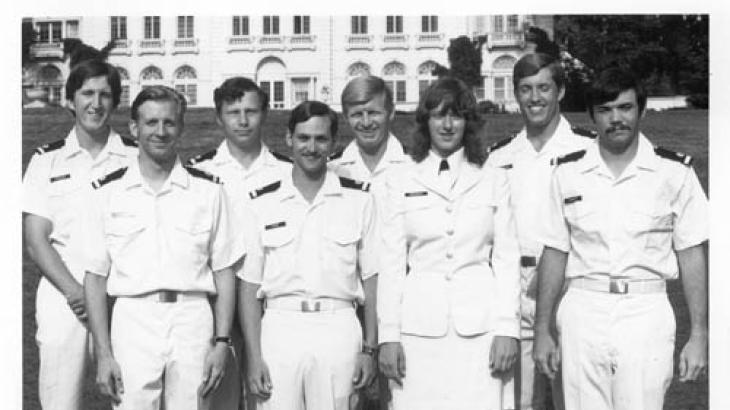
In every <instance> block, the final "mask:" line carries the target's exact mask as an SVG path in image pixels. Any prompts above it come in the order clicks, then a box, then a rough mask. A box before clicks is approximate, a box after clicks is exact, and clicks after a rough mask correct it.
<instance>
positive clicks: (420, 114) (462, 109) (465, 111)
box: [409, 76, 487, 167]
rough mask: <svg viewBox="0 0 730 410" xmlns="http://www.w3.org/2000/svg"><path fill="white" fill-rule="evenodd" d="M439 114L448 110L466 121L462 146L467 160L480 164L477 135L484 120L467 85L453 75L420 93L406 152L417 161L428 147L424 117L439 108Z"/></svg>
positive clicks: (481, 150) (482, 157)
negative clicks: (413, 126)
mask: <svg viewBox="0 0 730 410" xmlns="http://www.w3.org/2000/svg"><path fill="white" fill-rule="evenodd" d="M439 107H440V112H441V113H442V114H445V113H447V112H449V111H450V112H452V113H454V114H456V115H459V116H461V117H463V118H464V119H465V120H466V125H465V127H464V136H463V138H462V145H463V146H464V154H465V155H466V159H467V161H469V162H471V163H472V164H474V165H477V166H480V167H481V166H482V165H483V164H484V161H485V160H486V158H487V155H486V149H485V146H484V141H482V139H481V138H480V137H479V135H478V134H477V133H478V132H479V130H480V129H481V128H482V126H483V124H484V122H483V121H482V119H481V117H480V116H479V114H478V113H477V102H476V98H474V94H473V93H472V92H471V90H470V89H469V87H467V85H466V84H465V83H464V82H463V81H461V80H459V79H457V78H455V77H449V76H447V77H441V78H439V79H438V80H436V81H435V82H434V83H433V84H431V86H430V87H428V89H427V90H426V91H425V92H424V93H423V95H422V96H421V100H420V101H419V102H418V108H417V109H416V129H415V131H414V133H413V139H412V141H413V144H412V146H411V147H410V149H409V154H410V155H411V158H413V160H414V161H415V162H421V161H423V159H424V158H426V156H427V155H428V151H429V149H431V134H430V132H429V129H428V120H429V118H430V115H431V111H432V110H434V109H436V108H439Z"/></svg>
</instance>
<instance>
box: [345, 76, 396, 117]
mask: <svg viewBox="0 0 730 410" xmlns="http://www.w3.org/2000/svg"><path fill="white" fill-rule="evenodd" d="M379 95H383V96H385V100H384V101H385V109H386V110H387V111H388V113H392V112H393V110H394V109H395V106H394V105H393V92H392V91H391V90H390V88H388V87H387V86H386V85H385V81H383V79H382V78H380V77H376V76H374V75H363V76H359V77H355V78H353V79H352V80H350V82H348V83H347V85H346V86H345V89H344V90H342V98H341V102H342V113H343V114H344V115H347V111H348V110H349V109H350V107H352V106H353V105H360V104H365V103H367V102H368V101H370V100H372V99H373V98H375V97H377V96H379Z"/></svg>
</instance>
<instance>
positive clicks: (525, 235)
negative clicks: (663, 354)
mask: <svg viewBox="0 0 730 410" xmlns="http://www.w3.org/2000/svg"><path fill="white" fill-rule="evenodd" d="M513 82H514V93H515V99H516V100H517V102H518V103H519V106H520V113H521V114H522V119H523V121H524V123H525V128H524V129H522V131H520V132H519V133H517V134H515V135H512V136H510V137H508V138H505V139H503V140H501V141H498V142H496V143H495V144H493V145H492V146H491V147H490V148H489V149H488V151H489V157H488V158H487V165H491V166H496V167H500V168H504V169H506V170H507V177H508V179H509V183H510V192H511V199H512V202H511V206H512V209H513V212H514V216H515V220H516V223H517V236H518V239H519V242H520V253H521V257H520V266H521V268H520V272H521V274H520V283H521V288H522V293H521V307H520V313H521V315H520V316H521V326H520V327H521V329H520V362H519V365H518V366H516V367H515V369H516V374H515V386H510V387H509V388H511V387H514V394H515V403H516V408H518V409H522V410H531V409H534V410H543V409H545V408H547V407H548V405H549V404H550V403H548V402H547V400H548V398H549V397H550V396H551V395H550V394H548V393H549V391H550V388H551V385H550V384H551V383H550V381H549V380H548V379H547V378H546V377H545V376H544V375H542V374H540V373H539V372H538V371H537V370H536V369H535V363H534V362H533V361H532V347H533V325H534V321H535V296H536V293H537V276H536V266H537V261H538V259H539V258H540V254H541V253H542V245H541V244H540V243H538V242H537V234H536V230H537V228H538V226H539V220H540V219H539V218H540V209H541V208H543V207H544V206H545V203H546V201H547V198H548V192H549V189H550V175H551V174H552V171H551V167H550V160H551V159H552V158H555V157H557V156H560V155H564V154H567V153H570V152H573V151H576V150H579V149H582V148H585V147H587V146H590V145H593V144H595V142H594V140H593V138H595V133H593V132H591V131H588V130H584V129H580V128H577V127H571V125H570V123H569V122H568V121H567V120H566V119H565V117H563V116H562V115H560V100H562V98H563V95H564V94H565V73H564V71H563V68H562V66H561V65H560V61H558V60H557V59H556V58H555V57H554V56H551V55H548V54H542V53H536V54H527V55H525V56H523V57H522V58H520V59H519V60H518V61H517V63H516V64H515V66H514V72H513ZM506 394H512V392H511V391H510V392H506ZM561 396H562V394H561V389H560V386H559V383H557V384H553V386H552V398H553V407H554V408H555V409H557V410H560V409H561V408H562V404H561V403H562V399H561Z"/></svg>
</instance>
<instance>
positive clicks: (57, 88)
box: [38, 65, 64, 103]
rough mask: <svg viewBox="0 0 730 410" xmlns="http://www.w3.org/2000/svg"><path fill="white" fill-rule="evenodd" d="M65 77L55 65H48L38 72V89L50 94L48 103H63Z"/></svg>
mask: <svg viewBox="0 0 730 410" xmlns="http://www.w3.org/2000/svg"><path fill="white" fill-rule="evenodd" d="M63 81H64V80H63V75H61V70H59V69H58V68H56V67H55V66H53V65H46V66H44V67H42V68H41V69H40V70H39V72H38V87H40V88H42V89H43V90H45V91H46V93H48V96H47V99H48V102H52V103H59V102H61V89H62V88H63Z"/></svg>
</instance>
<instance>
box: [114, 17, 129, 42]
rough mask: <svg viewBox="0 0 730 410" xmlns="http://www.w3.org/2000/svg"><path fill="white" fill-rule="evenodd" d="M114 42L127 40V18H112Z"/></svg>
mask: <svg viewBox="0 0 730 410" xmlns="http://www.w3.org/2000/svg"><path fill="white" fill-rule="evenodd" d="M110 22H111V32H112V36H111V39H112V40H126V39H127V18H126V17H124V16H112V17H110Z"/></svg>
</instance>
